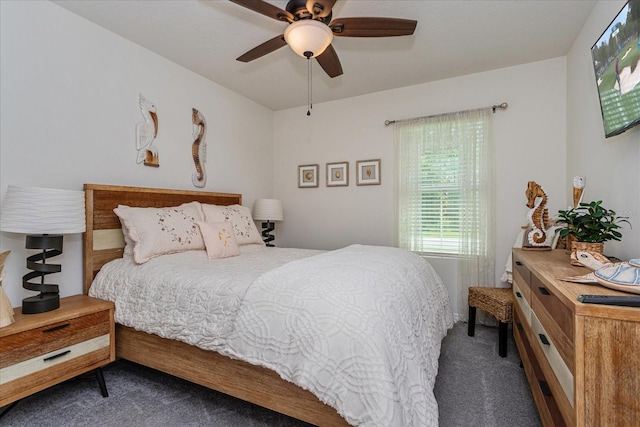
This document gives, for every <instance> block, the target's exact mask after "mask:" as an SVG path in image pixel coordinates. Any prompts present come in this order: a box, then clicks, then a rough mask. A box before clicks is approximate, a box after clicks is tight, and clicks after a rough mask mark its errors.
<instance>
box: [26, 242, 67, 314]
mask: <svg viewBox="0 0 640 427" xmlns="http://www.w3.org/2000/svg"><path fill="white" fill-rule="evenodd" d="M25 248H27V249H42V252H41V253H38V254H35V255H31V256H30V257H28V258H27V268H28V269H30V270H33V271H31V272H30V273H27V274H25V275H24V276H23V277H22V287H23V288H25V289H27V290H30V291H36V292H40V294H38V295H35V296H32V297H28V298H25V299H23V300H22V314H37V313H44V312H47V311H51V310H55V309H56V308H59V307H60V296H59V294H58V285H50V284H45V283H44V277H45V276H46V275H48V274H52V273H59V272H60V271H62V267H61V266H60V264H47V262H46V260H47V258H51V257H54V256H57V255H60V254H61V253H62V236H61V235H59V234H38V235H33V234H30V235H27V239H26V244H25ZM34 279H40V283H37V282H32V280H34Z"/></svg>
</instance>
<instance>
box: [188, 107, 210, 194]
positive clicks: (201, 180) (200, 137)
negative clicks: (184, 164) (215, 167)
mask: <svg viewBox="0 0 640 427" xmlns="http://www.w3.org/2000/svg"><path fill="white" fill-rule="evenodd" d="M191 110H192V112H191V121H192V122H193V144H192V145H191V155H192V156H193V162H194V163H195V165H196V171H195V172H194V173H193V175H192V176H191V182H193V185H194V186H195V187H198V188H203V187H204V186H205V184H206V183H207V172H206V171H205V168H204V165H205V163H207V143H206V142H205V141H204V137H205V135H206V134H207V121H206V120H205V119H204V116H203V115H202V113H201V112H200V111H198V110H196V109H195V108H192V109H191Z"/></svg>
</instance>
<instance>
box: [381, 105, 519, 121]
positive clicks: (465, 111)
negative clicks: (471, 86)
mask: <svg viewBox="0 0 640 427" xmlns="http://www.w3.org/2000/svg"><path fill="white" fill-rule="evenodd" d="M508 106H509V104H507V103H506V102H503V103H502V104H496V105H492V106H491V107H485V108H491V109H492V110H493V112H494V113H495V112H496V110H497V109H500V110H506V109H507V107H508ZM485 108H475V109H472V110H463V111H457V113H468V112H470V111H478V110H484V109H485ZM447 114H455V113H441V114H434V115H432V116H423V117H414V118H413V119H430V118H432V117H440V116H446V115H447ZM413 119H404V120H385V121H384V125H385V126H389V125H392V124H394V123H397V122H404V121H406V120H413Z"/></svg>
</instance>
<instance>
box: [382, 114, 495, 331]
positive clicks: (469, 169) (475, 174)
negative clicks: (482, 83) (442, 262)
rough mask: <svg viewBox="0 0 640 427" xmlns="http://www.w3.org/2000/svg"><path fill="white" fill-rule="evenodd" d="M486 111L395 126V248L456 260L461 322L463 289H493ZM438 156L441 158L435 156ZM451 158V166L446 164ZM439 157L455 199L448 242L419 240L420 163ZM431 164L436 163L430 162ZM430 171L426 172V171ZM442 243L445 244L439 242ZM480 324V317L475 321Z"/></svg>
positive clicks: (465, 293) (422, 207) (423, 209)
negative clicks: (451, 239) (452, 184)
mask: <svg viewBox="0 0 640 427" xmlns="http://www.w3.org/2000/svg"><path fill="white" fill-rule="evenodd" d="M490 124H491V108H486V109H480V110H472V111H464V112H459V113H451V114H443V115H438V116H433V117H425V118H417V119H412V120H405V121H400V122H396V123H395V132H394V143H395V149H396V171H397V179H396V240H397V241H396V243H397V245H398V246H399V247H401V248H404V249H408V250H413V251H415V252H419V253H427V254H428V253H438V252H439V253H448V254H449V255H451V254H454V256H456V257H458V259H459V263H458V283H457V287H456V288H457V295H458V301H457V304H456V306H457V313H458V315H459V318H460V319H461V320H466V318H467V312H468V309H467V297H468V288H469V286H495V272H494V271H495V270H494V250H495V249H494V247H495V242H494V240H495V239H494V218H495V215H494V209H495V208H494V206H495V185H494V150H493V144H492V142H491V137H490ZM438 153H444V154H443V155H442V156H439V155H438ZM451 153H455V156H454V157H455V161H449V160H447V159H450V158H451V157H452V156H451V155H450V154H451ZM438 158H444V159H445V161H444V163H443V168H441V170H442V173H443V174H446V175H450V174H452V172H451V170H450V168H457V170H455V171H453V175H455V177H456V178H455V181H456V183H455V185H457V190H458V192H459V193H458V194H460V200H459V203H458V204H459V209H458V208H457V209H456V212H457V223H456V224H457V225H456V226H455V228H456V229H457V231H456V235H457V238H455V239H454V240H455V241H454V242H453V243H452V242H447V241H445V242H444V244H442V245H441V248H442V249H441V250H437V247H438V245H439V244H440V243H438V242H436V244H435V247H436V249H435V250H434V244H433V241H430V240H429V239H425V238H424V227H423V221H424V219H425V212H426V211H427V210H428V209H431V208H430V207H429V206H425V203H424V198H423V194H422V190H423V182H424V181H423V180H424V176H423V175H424V173H425V167H424V163H425V159H428V161H437V159H438ZM434 159H436V160H434ZM431 169H432V168H431ZM443 240H446V239H443ZM479 320H480V321H483V319H482V318H479Z"/></svg>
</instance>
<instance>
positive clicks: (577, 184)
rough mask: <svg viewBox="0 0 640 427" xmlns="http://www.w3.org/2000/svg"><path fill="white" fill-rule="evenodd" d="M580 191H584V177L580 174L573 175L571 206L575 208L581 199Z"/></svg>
mask: <svg viewBox="0 0 640 427" xmlns="http://www.w3.org/2000/svg"><path fill="white" fill-rule="evenodd" d="M582 193H584V178H583V177H581V176H575V177H573V207H574V208H577V207H578V205H580V202H581V201H582Z"/></svg>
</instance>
